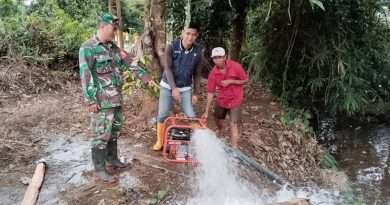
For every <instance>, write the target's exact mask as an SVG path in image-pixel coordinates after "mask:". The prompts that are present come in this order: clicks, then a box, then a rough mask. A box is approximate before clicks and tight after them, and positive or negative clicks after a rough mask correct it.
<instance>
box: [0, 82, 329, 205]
mask: <svg viewBox="0 0 390 205" xmlns="http://www.w3.org/2000/svg"><path fill="white" fill-rule="evenodd" d="M246 96H248V97H247V98H246V101H245V106H244V109H243V116H244V126H243V129H242V133H243V135H242V140H241V144H240V147H239V148H240V150H241V151H242V152H244V153H246V154H247V155H248V156H251V157H252V158H253V159H255V160H256V161H258V162H259V163H261V164H264V165H266V166H268V167H271V168H272V169H273V170H274V171H276V172H277V173H278V174H280V175H282V176H283V177H285V178H286V179H287V180H289V181H290V182H292V183H293V184H305V183H307V182H316V183H322V182H323V180H322V178H321V177H318V176H319V174H321V173H322V172H321V171H320V170H319V169H317V168H316V166H315V164H316V163H318V160H319V155H318V154H319V153H320V150H319V149H318V147H317V146H316V144H315V143H314V142H312V141H310V140H307V139H305V138H304V137H302V136H301V135H300V134H299V133H295V132H293V131H292V130H289V129H288V128H286V127H284V126H283V125H282V124H280V122H279V121H278V120H277V119H278V115H279V113H280V112H281V109H280V108H279V107H278V105H277V103H276V102H274V101H273V100H272V98H270V97H269V95H268V94H267V93H266V92H265V91H264V90H262V89H260V88H250V89H249V91H248V92H247V94H246ZM201 99H202V100H201V102H200V103H199V104H198V107H197V111H198V113H201V112H202V111H203V110H202V109H203V107H201V105H204V99H205V96H204V97H203V98H201ZM140 103H141V102H140V101H139V100H138V99H136V98H127V99H126V105H125V108H124V110H125V116H126V120H125V124H124V131H123V133H122V138H121V139H120V141H119V143H120V145H119V147H120V153H121V156H123V157H124V159H125V160H128V161H132V162H133V165H132V167H131V168H129V169H126V170H122V171H121V172H118V173H115V174H117V175H118V176H119V179H120V180H119V183H118V184H114V185H109V186H107V185H106V184H101V183H95V181H94V179H93V176H92V169H93V167H92V164H91V160H90V150H89V136H88V133H89V130H88V129H89V128H88V125H89V116H88V114H87V112H86V110H85V107H84V106H83V103H82V99H81V95H80V90H79V84H78V83H77V82H73V83H69V84H67V86H66V87H63V88H62V90H57V91H51V92H50V93H46V94H40V95H30V96H27V95H24V96H23V97H21V98H20V99H18V100H15V101H12V100H8V101H7V103H4V104H2V107H1V108H0V119H2V120H3V122H1V123H0V138H1V139H2V140H1V142H0V167H2V168H3V169H1V170H0V174H1V176H2V177H1V178H0V184H2V187H1V188H0V193H1V194H0V201H1V203H2V204H18V203H19V202H20V201H21V200H22V198H23V194H24V191H25V189H26V186H25V185H24V184H23V181H25V179H26V178H29V177H31V176H32V174H33V171H34V170H35V164H34V162H35V161H36V160H38V159H41V158H45V159H46V160H47V161H48V171H47V174H46V177H45V182H44V185H43V187H42V190H41V193H40V197H39V201H38V203H39V204H57V203H58V204H148V200H153V198H157V194H158V193H159V192H160V195H161V194H163V197H161V198H162V199H161V200H157V202H156V203H158V204H168V203H169V202H173V201H185V199H186V198H187V197H189V196H190V192H191V190H190V186H188V185H189V184H191V182H192V181H193V180H194V179H193V177H192V176H193V175H192V171H193V167H192V166H191V165H184V164H178V165H173V164H168V163H166V162H165V161H164V160H163V158H162V156H161V155H160V153H159V152H154V151H152V150H151V146H152V145H153V143H154V139H155V138H154V136H155V127H154V125H152V124H150V123H149V122H144V121H143V122H140V121H139V119H140V118H138V117H137V114H138V112H139V109H140V107H141V106H142V105H141V104H140ZM209 126H210V128H213V123H212V120H210V121H209ZM227 135H228V131H226V133H225V136H227ZM225 141H228V140H227V139H225ZM302 150H306V152H303V151H302ZM309 157H311V158H310V159H309ZM242 169H243V170H244V171H245V169H246V168H245V167H242ZM244 171H243V172H244ZM246 172H248V173H252V175H251V174H249V176H250V177H253V179H257V183H259V184H260V183H261V184H264V183H265V181H266V180H263V179H264V176H260V175H259V176H257V175H256V174H253V172H251V171H250V170H249V171H248V170H247V171H246ZM255 181H256V180H255Z"/></svg>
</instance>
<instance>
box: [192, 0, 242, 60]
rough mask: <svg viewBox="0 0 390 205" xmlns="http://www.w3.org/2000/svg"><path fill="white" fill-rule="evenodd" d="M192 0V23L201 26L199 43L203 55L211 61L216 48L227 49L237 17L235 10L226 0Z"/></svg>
mask: <svg viewBox="0 0 390 205" xmlns="http://www.w3.org/2000/svg"><path fill="white" fill-rule="evenodd" d="M207 1H208V0H192V1H191V3H192V6H191V8H192V10H191V15H192V21H194V22H197V23H198V24H199V25H200V33H199V37H198V42H199V44H201V45H202V46H203V49H204V50H203V54H204V56H205V57H206V59H209V60H210V61H211V59H210V57H209V56H211V50H212V49H213V48H214V47H219V46H221V47H224V48H226V47H227V42H228V38H229V37H230V34H231V24H232V21H233V19H234V17H235V12H234V8H232V7H231V6H230V4H229V1H226V0H213V1H210V2H209V3H207Z"/></svg>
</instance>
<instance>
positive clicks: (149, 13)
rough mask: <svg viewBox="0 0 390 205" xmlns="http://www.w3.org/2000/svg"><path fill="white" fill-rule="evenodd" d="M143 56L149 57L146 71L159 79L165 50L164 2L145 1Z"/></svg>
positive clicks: (163, 0)
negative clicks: (150, 61)
mask: <svg viewBox="0 0 390 205" xmlns="http://www.w3.org/2000/svg"><path fill="white" fill-rule="evenodd" d="M141 44H142V52H143V55H151V56H152V63H151V64H150V66H149V68H148V70H149V71H151V72H153V74H154V75H155V76H157V77H159V78H161V75H162V72H163V65H164V64H163V58H164V49H165V0H145V21H144V34H143V35H142V36H141Z"/></svg>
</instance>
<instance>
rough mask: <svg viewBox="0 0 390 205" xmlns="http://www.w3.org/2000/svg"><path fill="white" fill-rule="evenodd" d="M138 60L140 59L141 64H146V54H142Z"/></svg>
mask: <svg viewBox="0 0 390 205" xmlns="http://www.w3.org/2000/svg"><path fill="white" fill-rule="evenodd" d="M140 61H141V63H142V64H144V65H146V56H142V57H141V58H140Z"/></svg>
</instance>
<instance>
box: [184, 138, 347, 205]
mask: <svg viewBox="0 0 390 205" xmlns="http://www.w3.org/2000/svg"><path fill="white" fill-rule="evenodd" d="M192 139H193V140H194V142H193V143H194V146H195V152H196V159H197V161H198V164H197V165H196V168H195V174H196V182H195V183H194V187H193V191H194V197H193V198H191V199H190V200H188V203H187V204H188V205H195V204H196V205H214V204H223V205H236V204H237V205H238V204H240V205H258V204H266V203H276V202H282V201H286V200H289V199H293V198H307V199H310V201H311V202H312V203H313V204H340V203H341V202H340V201H339V200H337V199H336V198H337V195H338V192H337V191H336V192H330V191H327V190H318V189H310V191H303V190H296V191H292V190H288V189H286V188H283V189H281V190H279V191H278V192H276V193H269V192H268V191H267V190H266V189H264V188H263V189H261V190H260V188H259V187H256V186H255V185H254V184H252V183H250V182H248V181H247V180H245V179H243V178H242V177H240V174H239V171H240V170H239V169H238V166H237V162H236V161H234V160H233V159H232V157H231V156H230V155H228V154H227V152H226V151H225V150H224V148H223V147H224V146H225V145H224V143H223V142H222V141H221V140H219V139H218V138H217V137H216V136H215V134H214V133H213V132H211V131H210V130H195V132H194V135H193V138H192Z"/></svg>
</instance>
